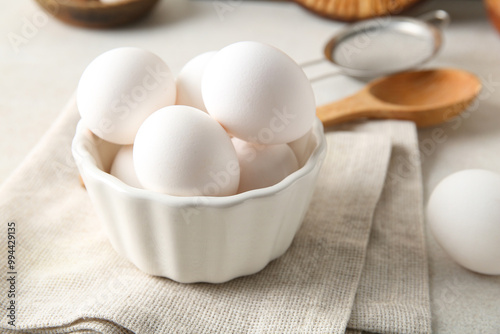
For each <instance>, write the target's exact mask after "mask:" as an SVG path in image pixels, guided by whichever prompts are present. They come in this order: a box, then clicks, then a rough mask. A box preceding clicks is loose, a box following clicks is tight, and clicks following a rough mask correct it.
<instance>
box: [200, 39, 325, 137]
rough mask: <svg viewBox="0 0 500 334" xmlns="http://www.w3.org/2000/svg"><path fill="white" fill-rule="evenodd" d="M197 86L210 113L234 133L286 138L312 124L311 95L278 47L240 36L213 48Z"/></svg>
mask: <svg viewBox="0 0 500 334" xmlns="http://www.w3.org/2000/svg"><path fill="white" fill-rule="evenodd" d="M201 91H202V96H203V100H204V102H205V106H206V108H207V111H208V113H209V114H210V115H212V116H213V117H214V118H215V119H216V120H217V121H219V122H220V123H221V124H222V125H223V126H224V128H225V129H226V130H228V131H229V133H231V134H232V135H233V136H235V137H238V138H240V139H243V140H245V141H251V142H256V143H260V144H284V143H288V142H291V141H293V140H296V139H297V138H300V137H302V136H303V135H304V134H305V133H306V132H307V131H308V130H309V129H310V128H311V126H312V123H313V120H314V117H315V110H316V107H315V99H314V93H313V91H312V88H311V84H310V83H309V80H308V79H307V77H306V76H305V74H304V72H303V71H302V69H301V68H300V67H299V66H298V65H297V64H296V63H295V61H293V59H291V58H290V57H289V56H287V55H286V54H285V53H283V52H282V51H280V50H278V49H276V48H274V47H272V46H269V45H266V44H262V43H258V42H238V43H234V44H231V45H229V46H227V47H225V48H223V49H222V50H220V51H219V52H217V54H215V55H214V56H213V57H212V59H211V60H210V62H209V63H208V64H207V66H206V68H205V72H204V74H203V79H202V84H201Z"/></svg>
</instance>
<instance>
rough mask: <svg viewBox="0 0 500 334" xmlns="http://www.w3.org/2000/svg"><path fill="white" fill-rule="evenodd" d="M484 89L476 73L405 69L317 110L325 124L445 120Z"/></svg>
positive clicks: (421, 125)
mask: <svg viewBox="0 0 500 334" xmlns="http://www.w3.org/2000/svg"><path fill="white" fill-rule="evenodd" d="M480 90H481V82H480V81H479V79H478V78H477V77H476V76H475V75H473V74H472V73H469V72H466V71H462V70H457V69H434V70H421V71H410V72H402V73H397V74H394V75H390V76H387V77H384V78H381V79H377V80H374V81H372V82H370V83H369V84H368V85H367V86H366V87H365V88H364V89H362V90H361V91H359V92H358V93H356V94H354V95H352V96H349V97H347V98H345V99H343V100H340V101H336V102H333V103H330V104H327V105H323V106H320V107H318V108H317V109H316V114H317V116H318V117H319V119H320V120H321V121H322V122H323V124H324V126H325V127H326V126H330V125H334V124H338V123H343V122H347V121H352V120H355V119H359V118H382V119H385V118H391V119H401V120H409V121H413V122H415V123H416V124H417V126H419V127H424V126H431V125H436V124H440V123H443V122H445V121H447V120H448V119H450V118H452V117H454V116H456V115H458V114H459V113H460V112H462V111H463V110H464V109H466V108H467V107H468V106H469V105H470V103H471V102H472V101H473V100H474V99H475V98H476V96H477V95H478V94H479V91H480Z"/></svg>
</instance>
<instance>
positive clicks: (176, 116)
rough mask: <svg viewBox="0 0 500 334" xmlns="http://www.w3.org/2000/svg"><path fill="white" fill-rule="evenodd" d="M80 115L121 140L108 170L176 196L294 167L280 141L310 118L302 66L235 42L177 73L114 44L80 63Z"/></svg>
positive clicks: (272, 179)
mask: <svg viewBox="0 0 500 334" xmlns="http://www.w3.org/2000/svg"><path fill="white" fill-rule="evenodd" d="M77 106H78V110H79V112H80V115H81V118H82V122H83V123H84V125H85V126H86V127H87V128H88V129H89V130H90V131H92V132H93V133H94V134H95V135H96V136H98V137H100V138H102V139H103V140H106V141H109V142H111V143H115V144H119V145H123V146H122V147H121V148H120V150H119V151H118V153H117V155H116V157H115V159H114V162H113V164H112V167H111V171H110V173H111V174H112V175H114V176H116V177H117V178H119V179H120V180H122V181H123V182H125V183H127V184H129V185H131V186H134V187H139V188H144V189H148V190H152V191H156V192H160V193H165V194H169V195H174V196H230V195H234V194H237V193H241V192H245V191H248V190H252V189H258V188H263V187H268V186H271V185H273V184H276V183H278V182H280V181H281V180H282V179H284V178H285V177H286V176H288V175H289V174H291V173H293V172H294V171H295V170H297V169H298V168H299V164H298V162H297V158H296V156H295V154H294V152H293V150H292V149H291V148H290V146H289V145H287V144H288V143H290V142H293V141H295V140H297V139H299V138H300V137H302V136H304V135H305V134H306V133H307V132H308V131H309V130H310V129H311V127H312V124H313V121H314V119H315V109H316V108H315V99H314V94H313V91H312V88H311V85H310V83H309V81H308V79H307V77H306V76H305V74H304V72H303V71H302V69H301V68H300V67H299V66H298V65H297V64H296V63H295V62H294V61H293V60H292V59H291V58H290V57H289V56H287V55H286V54H285V53H283V52H282V51H280V50H278V49H276V48H274V47H272V46H269V45H266V44H262V43H258V42H238V43H234V44H231V45H229V46H227V47H225V48H223V49H221V50H219V51H214V52H207V53H203V54H201V55H199V56H197V57H195V58H194V59H192V60H191V61H189V62H188V63H187V64H186V65H185V66H184V67H183V68H182V70H181V71H180V73H179V74H178V76H177V77H176V78H175V77H174V76H173V75H172V73H171V71H170V69H169V67H168V66H167V65H166V64H165V62H164V61H163V60H162V59H161V58H160V57H158V56H157V55H155V54H153V53H151V52H149V51H146V50H142V49H138V48H132V47H124V48H118V49H113V50H110V51H108V52H105V53H104V54H102V55H100V56H98V57H97V58H96V59H95V60H93V61H92V62H91V63H90V64H89V65H88V67H87V68H86V69H85V71H84V73H83V74H82V77H81V79H80V82H79V85H78V90H77Z"/></svg>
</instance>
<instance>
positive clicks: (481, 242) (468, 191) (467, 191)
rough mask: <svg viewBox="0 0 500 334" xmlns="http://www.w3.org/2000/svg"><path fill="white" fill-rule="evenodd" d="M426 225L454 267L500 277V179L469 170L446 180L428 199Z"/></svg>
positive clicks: (489, 173) (483, 172) (483, 171)
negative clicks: (450, 258)
mask: <svg viewBox="0 0 500 334" xmlns="http://www.w3.org/2000/svg"><path fill="white" fill-rule="evenodd" d="M427 222H428V224H429V226H430V229H431V231H432V232H433V234H434V236H435V238H436V240H437V242H438V243H439V244H440V245H441V246H442V247H443V249H444V250H445V251H446V252H447V253H448V254H449V255H450V256H451V257H452V258H453V259H454V260H455V261H456V262H457V263H459V264H460V265H462V266H464V267H465V268H468V269H470V270H472V271H476V272H478V273H483V274H490V275H500V175H498V174H496V173H493V172H490V171H486V170H479V169H472V170H464V171H461V172H458V173H455V174H452V175H450V176H448V177H446V178H445V179H444V180H442V181H441V182H440V183H439V184H438V185H437V186H436V188H435V189H434V190H433V192H432V195H431V197H430V199H429V203H428V205H427Z"/></svg>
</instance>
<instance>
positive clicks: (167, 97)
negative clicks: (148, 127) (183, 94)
mask: <svg viewBox="0 0 500 334" xmlns="http://www.w3.org/2000/svg"><path fill="white" fill-rule="evenodd" d="M175 96H176V87H175V80H174V78H173V76H172V73H171V72H170V69H169V68H168V66H167V65H166V64H165V62H164V61H163V60H162V59H161V58H160V57H158V56H157V55H155V54H153V53H151V52H149V51H146V50H142V49H138V48H133V47H123V48H117V49H113V50H110V51H107V52H105V53H103V54H101V55H100V56H98V57H97V58H95V59H94V60H93V61H92V62H91V63H90V64H89V65H88V66H87V68H86V69H85V71H84V72H83V74H82V76H81V78H80V82H79V84H78V89H77V96H76V99H77V105H78V110H79V112H80V115H81V117H82V121H83V122H84V124H85V125H86V126H87V127H88V128H89V129H90V130H91V131H92V132H93V133H95V134H96V135H97V136H99V137H101V138H102V139H104V140H107V141H109V142H112V143H116V144H121V145H128V144H132V143H133V142H134V137H135V135H136V133H137V130H138V129H139V127H140V125H141V124H142V122H143V121H144V120H145V119H146V118H147V117H148V116H149V115H151V114H152V113H153V112H154V111H155V110H158V109H160V108H162V107H164V106H168V105H171V104H174V103H175Z"/></svg>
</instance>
